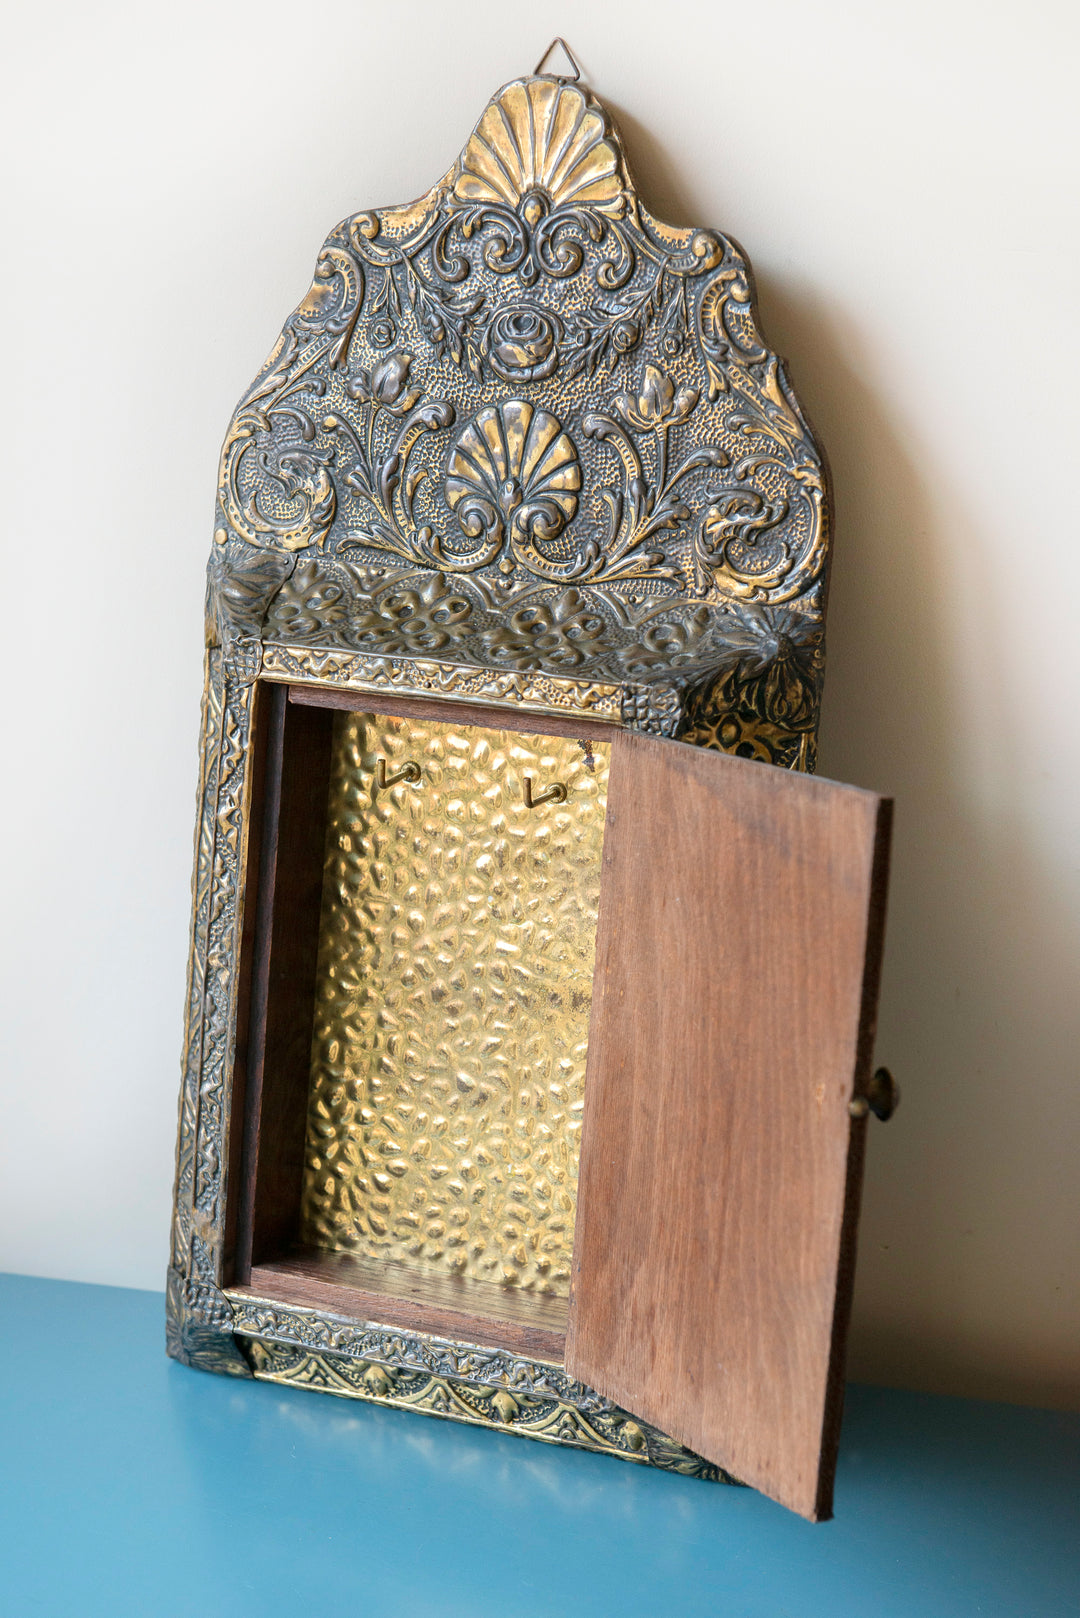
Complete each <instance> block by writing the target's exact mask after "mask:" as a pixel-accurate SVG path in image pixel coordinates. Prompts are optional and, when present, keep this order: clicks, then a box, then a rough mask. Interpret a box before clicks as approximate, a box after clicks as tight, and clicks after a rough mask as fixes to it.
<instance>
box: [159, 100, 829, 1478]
mask: <svg viewBox="0 0 1080 1618" xmlns="http://www.w3.org/2000/svg"><path fill="white" fill-rule="evenodd" d="M828 540H829V530H828V493H827V488H826V484H825V478H824V472H823V468H822V462H821V457H820V455H819V453H818V450H817V448H816V445H815V444H814V441H813V438H812V436H811V434H810V432H809V429H808V428H807V425H806V423H805V421H804V420H803V417H802V415H801V413H800V411H799V408H798V405H797V403H796V402H795V399H794V396H793V394H792V392H791V389H790V385H789V383H788V381H787V378H786V375H785V373H784V371H783V367H782V365H781V363H780V361H779V360H778V359H777V358H776V356H775V355H773V354H772V353H771V352H770V351H769V350H768V349H767V347H766V346H765V345H764V343H763V342H762V340H761V337H760V334H759V332H758V329H757V324H756V320H755V316H754V309H753V301H752V292H751V283H750V278H749V271H748V269H747V266H746V264H745V263H744V261H743V260H742V258H741V257H740V255H739V253H738V251H737V249H736V248H735V247H734V246H733V244H731V243H730V242H728V241H726V240H725V239H724V238H723V237H722V236H720V235H718V234H716V233H714V232H711V231H706V230H680V229H674V228H672V227H669V226H666V225H664V224H662V223H661V222H660V221H659V220H657V219H655V218H653V216H652V215H650V214H649V213H648V212H647V210H646V209H645V208H644V207H643V206H642V204H641V202H640V200H639V198H638V196H637V194H636V192H635V190H634V188H633V186H632V184H631V182H630V179H629V176H628V173H627V169H626V164H625V159H624V156H623V151H622V146H621V143H620V141H619V137H618V135H617V133H616V132H615V130H614V128H613V127H612V124H611V121H610V119H609V117H608V115H607V113H606V112H605V110H604V109H603V107H602V106H601V105H600V104H599V103H598V102H597V101H596V100H595V99H593V98H592V97H590V96H589V95H588V94H587V93H585V92H584V91H582V90H581V89H580V88H578V87H577V86H575V85H570V84H566V83H564V82H563V81H560V80H558V79H552V78H546V77H539V78H532V79H526V80H521V81H518V82H516V83H515V84H511V85H509V86H507V87H505V88H504V90H502V91H501V92H500V93H499V95H498V96H496V97H495V98H494V100H493V101H492V103H491V105H490V107H489V108H488V109H487V111H486V112H485V114H484V116H483V117H482V118H481V120H480V123H479V124H478V126H477V129H476V131H475V132H474V135H473V137H472V138H471V140H470V142H469V143H468V144H467V146H466V148H465V150H464V151H463V153H462V155H461V157H460V158H459V160H458V161H457V163H456V164H455V165H454V166H453V167H452V169H451V170H450V171H449V173H448V174H447V175H446V176H445V177H444V179H443V180H441V181H440V182H439V183H438V184H437V185H436V186H435V187H433V188H432V190H431V191H430V192H429V193H428V194H427V195H426V196H425V197H423V198H422V199H421V200H420V201H419V202H417V203H414V204H411V205H409V206H407V207H404V208H390V209H384V210H381V211H380V212H377V213H373V212H368V213H361V214H357V215H355V216H354V217H352V218H350V219H347V220H345V221H344V222H343V223H342V224H341V225H340V226H338V227H337V229H336V230H334V231H333V232H332V233H331V235H330V237H329V239H328V241H327V242H326V245H325V246H324V248H323V250H322V252H321V253H320V255H319V258H318V261H317V264H316V269H315V274H314V278H313V282H312V285H311V288H310V290H309V291H308V293H307V295H306V296H305V298H304V299H303V300H302V302H301V303H300V305H299V307H298V308H297V309H296V310H295V311H294V313H293V314H292V315H291V316H290V317H289V318H288V320H287V321H286V323H285V327H284V330H283V332H282V334H281V337H280V338H279V340H278V342H277V344H276V345H275V347H274V349H273V351H272V353H271V355H270V357H269V359H268V360H267V362H266V364H265V365H264V366H263V368H262V370H261V371H260V373H259V375H258V377H257V378H256V380H255V382H254V383H253V385H252V387H251V388H250V389H249V390H248V392H247V393H246V395H245V396H244V398H243V400H242V401H241V403H240V405H239V407H238V408H237V411H236V413H235V415H234V418H233V421H232V423H231V425H230V427H229V431H228V433H227V435H226V439H225V444H224V446H223V450H222V456H221V464H220V476H219V484H218V504H217V517H216V524H215V532H214V545H213V550H212V555H211V560H210V567H209V575H208V602H207V641H208V648H209V650H208V660H207V681H206V694H205V701H204V711H203V733H202V765H201V774H200V784H199V792H200V813H199V822H198V831H197V843H196V858H195V875H194V884H193V931H192V948H191V968H190V976H189V981H188V986H187V1004H186V1023H185V1027H186V1032H185V1050H184V1069H183V1085H182V1092H181V1101H180V1129H179V1147H178V1158H177V1192H176V1213H175V1220H174V1230H173V1245H172V1259H171V1270H170V1277H169V1292H168V1297H169V1349H170V1352H171V1353H173V1354H174V1355H175V1356H176V1357H177V1358H179V1359H181V1360H184V1361H185V1362H186V1363H188V1364H192V1365H196V1366H201V1367H203V1368H206V1369H213V1370H223V1371H226V1372H228V1373H229V1374H234V1375H249V1374H251V1371H252V1369H253V1368H254V1370H255V1374H257V1375H263V1376H266V1377H269V1378H271V1379H273V1380H281V1381H293V1382H299V1383H306V1384H307V1385H318V1386H327V1387H331V1388H332V1389H333V1391H338V1392H346V1393H351V1394H353V1395H355V1396H359V1397H364V1398H369V1397H375V1398H380V1399H384V1400H385V1401H387V1402H391V1403H394V1402H397V1403H401V1404H407V1405H409V1406H410V1407H411V1408H423V1409H429V1410H432V1411H434V1412H435V1413H437V1414H449V1415H454V1416H455V1417H456V1418H457V1419H461V1420H477V1421H482V1422H485V1423H487V1424H491V1425H501V1426H504V1427H506V1428H507V1430H513V1431H520V1432H531V1433H533V1434H534V1435H535V1436H540V1437H546V1438H550V1439H553V1440H554V1441H556V1442H568V1443H584V1444H585V1445H586V1446H587V1447H593V1448H600V1449H606V1450H610V1451H613V1452H615V1453H621V1454H627V1455H629V1456H630V1457H631V1458H636V1459H639V1460H647V1461H650V1462H652V1463H654V1464H657V1465H665V1466H671V1467H673V1468H674V1469H675V1470H678V1471H687V1472H690V1473H692V1474H695V1475H701V1476H712V1475H716V1471H715V1468H708V1467H706V1465H705V1463H704V1462H701V1461H700V1460H699V1459H698V1458H697V1457H694V1456H691V1455H690V1454H689V1452H687V1451H685V1450H682V1449H681V1448H680V1446H678V1445H677V1444H674V1443H673V1442H672V1441H671V1440H668V1439H665V1438H663V1436H662V1435H660V1434H656V1433H653V1432H652V1431H651V1430H650V1429H647V1428H646V1427H644V1425H643V1424H641V1423H635V1422H634V1421H633V1418H631V1417H628V1416H627V1415H626V1413H625V1412H619V1411H617V1410H616V1409H615V1407H613V1406H610V1405H608V1404H607V1403H606V1402H605V1401H603V1400H601V1399H600V1396H599V1395H597V1394H595V1393H593V1392H591V1391H590V1390H588V1389H583V1388H581V1387H580V1386H579V1385H577V1384H573V1385H571V1384H570V1382H569V1380H568V1379H567V1378H566V1377H565V1374H564V1373H562V1372H561V1371H559V1369H558V1368H557V1367H550V1366H548V1367H544V1366H536V1365H530V1364H529V1363H528V1362H523V1361H517V1360H514V1359H513V1357H512V1356H505V1355H503V1356H501V1357H500V1356H497V1355H496V1356H493V1355H492V1354H491V1353H490V1352H489V1351H484V1350H480V1349H473V1348H469V1347H467V1346H463V1345H457V1346H456V1347H454V1346H453V1345H439V1344H437V1343H434V1341H433V1340H422V1339H420V1338H408V1337H407V1334H405V1335H403V1334H400V1333H397V1334H390V1333H386V1332H381V1331H380V1329H379V1328H376V1327H372V1328H370V1330H369V1331H368V1332H367V1333H365V1332H364V1331H361V1330H360V1329H358V1328H353V1327H347V1326H345V1325H344V1324H342V1323H340V1322H339V1323H334V1322H327V1321H322V1322H320V1321H318V1320H317V1319H316V1317H313V1316H310V1315H307V1316H303V1315H301V1314H298V1313H297V1312H295V1311H293V1312H291V1313H290V1312H289V1311H287V1310H283V1309H281V1308H280V1307H278V1306H275V1305H272V1304H265V1305H264V1304H262V1303H259V1302H258V1301H252V1300H246V1301H241V1300H238V1299H237V1298H235V1297H234V1298H233V1299H232V1300H231V1301H230V1300H229V1299H227V1298H226V1297H225V1295H224V1294H223V1293H222V1291H221V1290H220V1288H221V1282H222V1271H223V1264H224V1242H225V1238H224V1208H225V1197H226V1192H227V1185H226V1174H227V1157H226V1143H227V1141H228V1138H229V1125H230V1106H231V1094H232V1062H233V1050H234V1046H235V1040H236V1022H237V983H236V970H235V968H236V962H237V960H238V957H239V940H240V929H241V926H242V923H243V914H242V907H243V882H242V873H243V871H244V869H245V861H246V849H245V846H244V844H245V835H246V833H245V816H244V813H243V810H244V804H245V792H246V791H247V779H248V775H247V769H248V763H249V755H250V746H251V721H252V710H253V704H254V702H255V701H257V700H258V696H257V693H258V691H259V689H260V686H259V684H258V683H257V682H258V681H259V680H260V677H261V679H262V680H267V679H269V680H285V681H296V682H315V683H319V684H322V685H327V686H341V687H345V688H349V689H351V690H354V691H372V692H378V691H394V692H399V693H404V694H415V695H418V696H426V697H436V698H442V699H445V700H447V701H451V702H452V701H473V702H480V703H483V704H485V705H487V704H491V705H494V706H496V707H497V706H499V705H506V706H512V707H517V708H524V709H526V710H532V711H535V712H537V713H543V714H562V715H579V714H580V715H589V716H591V717H593V718H601V719H604V720H606V721H608V722H610V723H612V724H613V725H623V726H627V727H629V728H632V729H638V730H643V731H647V732H650V733H652V734H655V735H662V736H675V735H678V736H680V737H682V738H683V739H684V740H686V741H690V742H693V743H695V744H697V745H700V746H709V747H718V748H721V749H724V750H727V751H731V752H736V753H741V754H744V755H747V756H751V757H754V758H761V759H766V760H768V761H769V762H772V763H774V764H780V765H783V766H785V767H789V768H799V769H806V768H811V767H812V765H813V759H814V747H815V738H816V727H817V713H818V704H819V700H820V691H821V681H822V671H823V650H822V634H821V631H822V623H823V613H824V606H823V601H824V594H823V592H824V584H825V578H826V569H827V556H828ZM245 1344H246V1345H247V1347H246V1348H245V1347H244V1345H245Z"/></svg>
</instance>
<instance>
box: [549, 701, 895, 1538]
mask: <svg viewBox="0 0 1080 1618" xmlns="http://www.w3.org/2000/svg"><path fill="white" fill-rule="evenodd" d="M891 807H892V806H891V803H890V802H889V801H888V800H885V799H881V798H879V797H877V796H875V795H874V794H873V793H869V792H862V791H859V790H858V789H856V788H854V787H847V786H840V785H837V784H836V783H835V782H832V781H824V780H818V779H815V778H814V777H812V776H804V775H797V774H792V773H790V772H788V771H785V770H780V769H776V768H774V767H772V766H770V765H765V764H757V763H750V762H747V761H745V760H742V759H737V758H730V757H727V756H725V755H724V754H720V753H715V752H708V751H705V750H703V749H700V748H694V747H688V746H685V745H683V744H681V743H678V742H662V741H656V740H653V739H652V738H650V737H644V736H639V735H634V734H629V733H624V734H620V735H619V736H618V737H617V739H616V740H615V742H614V744H613V748H612V758H611V775H610V786H609V796H608V810H607V826H606V831H605V841H604V854H603V878H602V886H601V898H600V920H599V930H598V935H597V950H596V973H595V979H594V989H593V1009H592V1022H591V1028H590V1035H589V1057H588V1074H587V1079H586V1090H585V1121H584V1132H583V1138H582V1149H581V1173H580V1181H579V1189H578V1208H577V1227H576V1236H575V1245H574V1261H573V1270H574V1274H573V1282H572V1289H571V1297H570V1316H569V1330H568V1336H567V1344H566V1367H567V1370H568V1371H569V1372H570V1373H571V1374H572V1375H573V1376H575V1377H578V1378H580V1379H581V1381H583V1382H585V1383H587V1384H588V1385H589V1386H591V1387H594V1388H596V1389H598V1390H599V1391H600V1392H602V1393H604V1394H605V1395H607V1397H609V1398H611V1399H613V1400H615V1401H616V1402H617V1403H619V1404H621V1405H622V1406H623V1407H624V1408H625V1409H628V1410H631V1411H633V1412H634V1414H635V1415H638V1416H640V1417H642V1418H643V1419H644V1420H646V1421H648V1422H651V1423H653V1424H654V1425H656V1426H657V1427H659V1428H661V1429H662V1430H663V1431H664V1432H667V1433H670V1434H671V1435H672V1436H673V1437H674V1438H677V1439H679V1440H680V1441H681V1442H682V1443H684V1444H687V1445H689V1446H690V1447H691V1448H692V1449H694V1450H696V1451H697V1452H698V1453H699V1454H701V1455H703V1456H705V1457H706V1458H707V1459H708V1460H710V1461H713V1462H714V1463H716V1464H717V1465H720V1466H723V1467H724V1468H725V1469H726V1470H728V1471H729V1472H731V1473H733V1474H734V1475H735V1476H736V1477H738V1478H741V1479H743V1480H744V1481H745V1482H747V1483H750V1484H752V1485H753V1486H754V1487H755V1488H758V1489H760V1490H762V1492H763V1493H765V1494H767V1495H770V1496H771V1497H772V1498H773V1499H775V1500H778V1501H780V1502H781V1503H782V1504H784V1505H786V1506H790V1507H791V1508H792V1509H793V1510H795V1511H798V1512H800V1513H801V1514H802V1515H803V1516H806V1517H810V1518H814V1519H820V1518H823V1517H828V1516H829V1515H831V1502H832V1481H833V1473H834V1469H835V1460H836V1445H837V1438H838V1434H839V1422H840V1406H841V1398H842V1379H843V1359H844V1339H845V1335H846V1330H847V1321H848V1314H849V1308H850V1295H851V1279H852V1270H853V1263H854V1248H855V1225H856V1220H857V1215H858V1200H859V1182H860V1177H861V1170H862V1155H863V1144H864V1135H865V1129H866V1125H865V1121H864V1120H859V1119H854V1118H853V1117H852V1114H851V1112H850V1111H849V1105H850V1103H851V1101H852V1099H853V1098H854V1097H855V1096H856V1095H859V1094H860V1093H861V1091H862V1089H863V1088H864V1087H865V1085H866V1084H867V1082H868V1080H869V1073H870V1063H871V1057H872V1045H873V1033H874V1018H875V1007H876V1000H877V985H878V975H879V963H880V954H881V942H882V930H883V917H884V895H885V883H886V870H887V859H888V841H889V824H890V814H891Z"/></svg>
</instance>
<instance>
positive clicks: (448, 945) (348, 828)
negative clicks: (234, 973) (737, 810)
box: [301, 714, 610, 1297]
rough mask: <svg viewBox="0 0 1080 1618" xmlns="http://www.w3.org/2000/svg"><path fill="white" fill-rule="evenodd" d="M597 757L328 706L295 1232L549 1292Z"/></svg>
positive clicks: (570, 1150)
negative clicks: (306, 1102)
mask: <svg viewBox="0 0 1080 1618" xmlns="http://www.w3.org/2000/svg"><path fill="white" fill-rule="evenodd" d="M609 754H610V748H609V746H608V745H607V744H606V743H601V742H597V741H584V742H578V741H574V740H572V739H569V738H566V737H561V736H536V735H529V734H526V733H523V732H520V731H510V730H507V731H499V730H488V729H462V727H460V726H455V725H450V724H438V723H433V722H429V721H426V720H425V721H421V720H402V719H390V718H383V717H381V716H376V715H364V714H341V715H339V716H338V718H337V719H336V721H335V731H334V765H333V772H332V776H331V785H330V803H329V813H328V821H327V844H326V849H327V863H326V876H325V880H324V888H323V910H322V921H321V931H320V939H321V943H320V954H319V967H318V986H317V990H316V1007H315V1028H314V1038H313V1042H312V1083H311V1097H310V1111H309V1121H308V1138H307V1160H306V1172H305V1183H304V1200H303V1207H302V1216H301V1236H302V1239H303V1240H304V1241H306V1242H310V1243H312V1244H313V1245H316V1246H319V1247H323V1248H334V1249H337V1250H340V1251H346V1252H351V1253H354V1254H356V1255H358V1256H361V1257H365V1258H379V1259H390V1260H394V1261H396V1262H399V1263H405V1264H410V1265H416V1266H418V1267H420V1268H426V1269H430V1270H435V1271H438V1272H441V1273H444V1274H445V1273H450V1274H452V1275H460V1276H468V1277H472V1278H475V1279H479V1280H486V1281H495V1282H498V1283H501V1284H505V1285H512V1286H516V1287H521V1288H526V1289H529V1290H535V1291H539V1292H546V1293H554V1294H558V1295H560V1296H563V1297H565V1296H566V1295H567V1294H568V1292H569V1283H570V1257H571V1250H572V1247H573V1239H574V1212H575V1207H576V1193H577V1169H578V1151H579V1144H580V1129H581V1114H582V1107H583V1101H584V1088H585V1055H586V1049H587V1045H588V1029H589V1006H590V1003H591V997H592V972H593V951H594V946H595V935H596V917H597V906H598V903H599V892H600V856H601V849H602V846H603V835H604V811H605V807H606V802H607V771H608V759H609ZM406 758H407V759H410V760H415V761H417V762H418V764H419V766H420V773H421V774H422V786H416V785H413V786H407V785H406V784H404V783H402V784H401V785H399V786H398V787H397V788H394V789H391V790H390V791H386V792H382V791H379V790H378V768H379V763H380V761H382V762H383V767H384V769H386V771H387V778H388V779H389V776H390V774H391V773H392V771H393V769H394V767H395V766H396V765H397V764H398V763H399V761H401V760H403V759H406ZM533 776H535V777H537V778H538V779H541V780H550V779H551V778H552V777H553V776H558V778H559V784H560V786H561V787H562V788H563V792H562V798H563V800H564V801H562V802H558V803H556V802H554V801H552V802H549V803H546V804H542V805H541V804H540V803H539V802H538V800H535V799H534V800H533V806H532V807H530V804H529V802H528V801H527V798H526V791H525V783H526V782H527V781H529V779H530V777H533Z"/></svg>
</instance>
